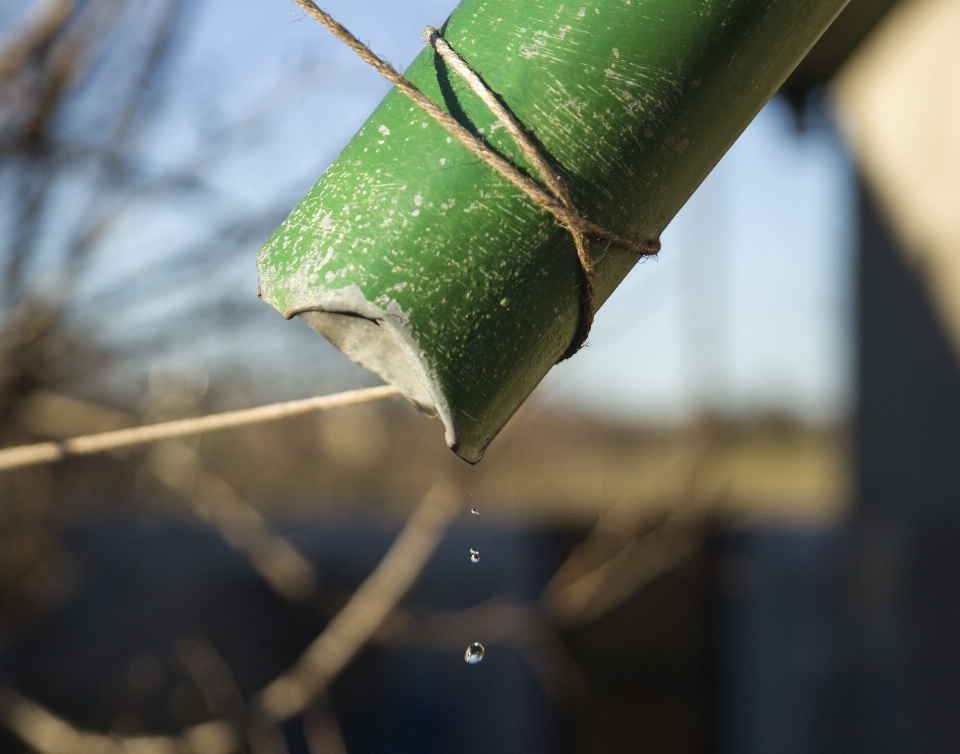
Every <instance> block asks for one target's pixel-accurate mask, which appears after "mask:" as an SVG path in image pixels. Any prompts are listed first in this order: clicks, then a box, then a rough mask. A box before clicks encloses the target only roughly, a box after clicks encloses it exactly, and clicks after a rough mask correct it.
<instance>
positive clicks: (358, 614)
mask: <svg viewBox="0 0 960 754" xmlns="http://www.w3.org/2000/svg"><path fill="white" fill-rule="evenodd" d="M458 502H459V501H458V493H457V491H456V490H455V489H454V488H453V487H452V486H451V485H450V483H449V482H446V481H440V482H437V483H436V484H434V486H433V487H431V489H430V491H429V492H427V494H426V495H425V496H424V498H423V502H422V503H421V504H420V507H419V508H417V510H416V511H415V512H414V514H413V515H412V516H411V517H410V519H409V520H408V521H407V523H406V525H405V526H404V527H403V529H402V530H401V532H400V534H399V535H398V536H397V539H396V540H395V541H394V543H393V545H392V546H391V547H390V549H389V550H388V551H387V553H386V555H384V556H383V559H382V560H381V561H380V563H379V564H378V565H377V567H376V568H375V569H374V570H373V572H372V573H371V574H370V575H369V576H368V577H367V578H366V580H365V581H364V582H363V583H362V584H361V585H360V586H359V587H358V588H357V590H356V591H355V592H354V593H353V595H352V596H351V597H350V600H349V601H348V602H347V604H346V605H344V607H343V609H342V610H341V611H340V612H339V613H338V614H337V615H336V617H334V618H333V620H331V621H330V623H329V624H328V625H327V627H326V628H325V629H324V630H323V633H321V634H320V636H318V637H317V638H316V639H314V641H313V642H312V643H311V644H310V646H309V647H307V649H306V651H305V652H304V653H303V654H302V655H301V656H300V659H299V660H297V662H296V664H294V666H293V667H292V668H290V669H289V670H288V671H287V672H285V673H284V674H283V675H281V676H280V677H278V678H277V679H276V680H274V681H272V682H271V683H270V684H268V685H267V686H266V687H265V688H264V689H263V690H262V691H261V692H260V693H259V695H258V699H257V700H256V702H255V705H256V706H255V716H256V717H257V718H260V719H263V720H265V721H268V722H271V723H275V722H280V721H283V720H287V719H289V718H290V717H293V716H294V715H297V714H300V713H301V712H303V711H304V710H305V709H306V708H307V706H308V705H309V704H310V703H311V702H312V701H313V699H314V698H316V697H317V695H318V694H321V693H323V692H324V691H325V689H326V687H327V685H328V684H329V683H330V681H331V680H333V678H335V677H336V676H337V674H338V673H340V671H341V670H342V669H343V668H344V667H345V666H346V665H347V663H348V662H350V660H351V659H353V656H354V655H355V654H356V653H357V651H358V650H359V649H360V648H361V647H362V646H363V645H364V644H365V643H366V642H367V641H368V640H369V639H370V638H371V637H372V636H373V634H374V633H375V632H376V630H377V629H378V628H379V627H380V625H381V623H382V622H383V621H384V619H385V618H386V617H387V616H388V615H389V614H390V612H391V610H393V608H394V607H395V606H396V605H397V603H398V602H399V601H400V600H401V599H402V598H403V595H404V594H406V592H407V590H408V589H410V587H411V586H413V583H414V581H416V579H417V577H418V576H419V575H420V572H421V571H422V570H423V568H424V567H425V566H426V564H427V561H429V559H430V558H431V556H432V555H433V552H434V550H435V549H436V547H437V545H438V544H440V540H441V539H442V538H443V535H444V533H445V532H446V529H447V527H448V526H449V525H450V522H451V521H452V520H453V517H454V515H455V514H456V512H457V507H458Z"/></svg>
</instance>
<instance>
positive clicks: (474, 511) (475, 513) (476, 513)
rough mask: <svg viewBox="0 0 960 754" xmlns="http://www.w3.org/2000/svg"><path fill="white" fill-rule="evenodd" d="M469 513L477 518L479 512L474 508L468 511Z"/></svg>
mask: <svg viewBox="0 0 960 754" xmlns="http://www.w3.org/2000/svg"><path fill="white" fill-rule="evenodd" d="M470 512H471V513H472V514H473V515H474V516H479V515H480V511H478V510H477V509H476V508H472V509H471V510H470Z"/></svg>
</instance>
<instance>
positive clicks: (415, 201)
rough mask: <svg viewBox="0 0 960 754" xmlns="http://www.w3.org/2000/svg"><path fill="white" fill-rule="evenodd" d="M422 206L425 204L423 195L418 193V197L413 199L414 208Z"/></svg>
mask: <svg viewBox="0 0 960 754" xmlns="http://www.w3.org/2000/svg"><path fill="white" fill-rule="evenodd" d="M421 204H423V194H421V193H420V192H419V191H418V192H417V194H416V196H414V197H413V206H414V207H419V206H420V205H421Z"/></svg>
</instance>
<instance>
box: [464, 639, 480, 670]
mask: <svg viewBox="0 0 960 754" xmlns="http://www.w3.org/2000/svg"><path fill="white" fill-rule="evenodd" d="M463 659H464V660H466V661H467V663H468V664H469V665H476V664H477V663H478V662H480V660H482V659H483V644H481V643H480V642H479V641H475V642H473V644H471V645H470V646H469V647H467V651H466V652H464V653H463Z"/></svg>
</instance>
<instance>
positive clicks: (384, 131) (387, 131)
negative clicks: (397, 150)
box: [377, 126, 390, 144]
mask: <svg viewBox="0 0 960 754" xmlns="http://www.w3.org/2000/svg"><path fill="white" fill-rule="evenodd" d="M377 130H378V131H379V132H380V133H382V134H383V135H384V136H389V135H390V129H389V128H387V127H386V126H380V128H378V129H377ZM380 143H381V144H383V142H382V141H381V142H380Z"/></svg>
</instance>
